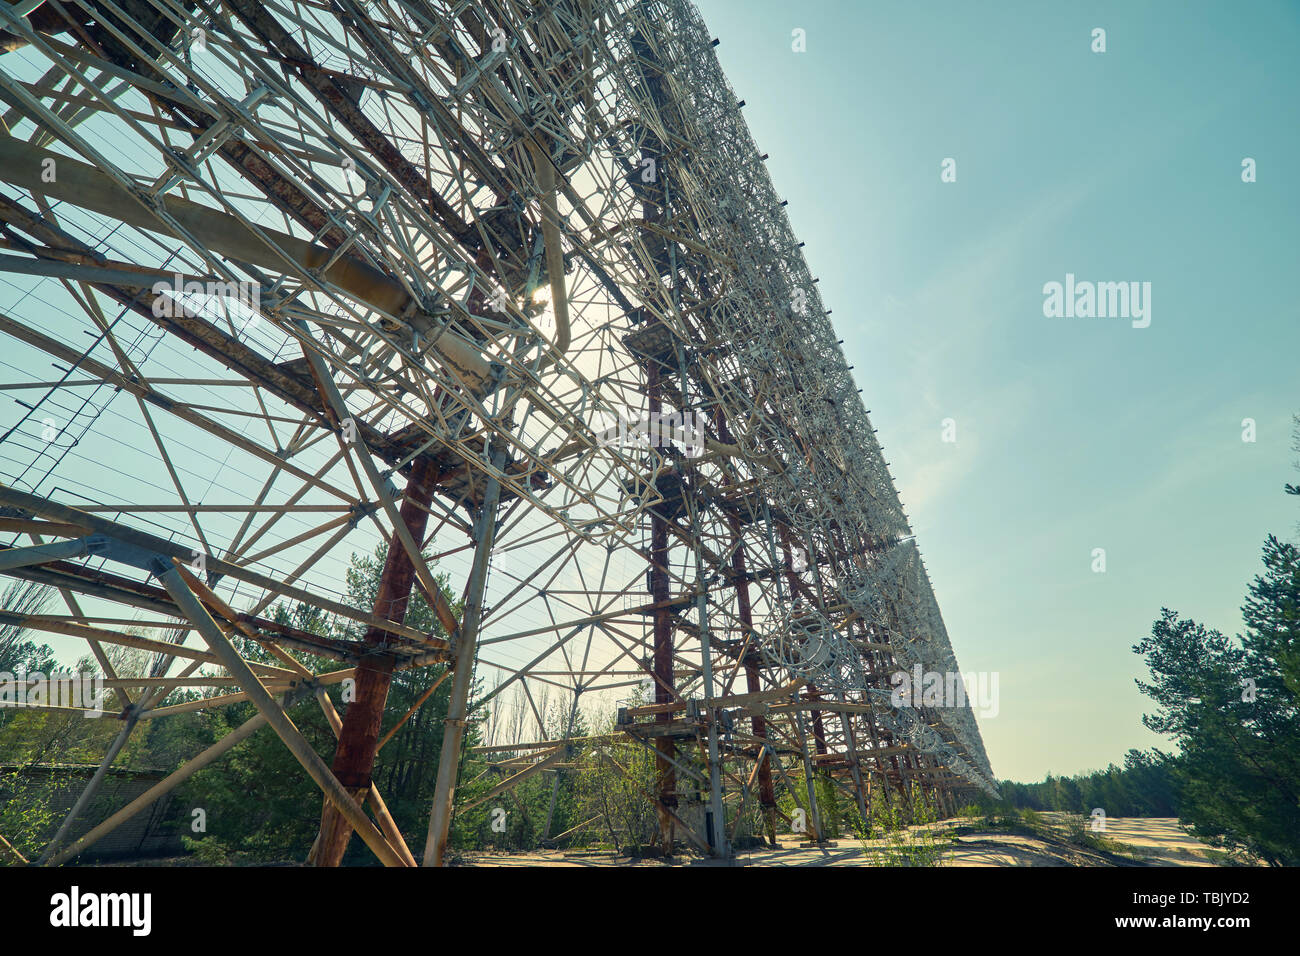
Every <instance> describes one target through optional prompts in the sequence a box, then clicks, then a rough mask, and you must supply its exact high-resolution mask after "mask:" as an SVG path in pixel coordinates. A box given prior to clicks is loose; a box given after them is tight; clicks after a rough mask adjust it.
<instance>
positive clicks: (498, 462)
mask: <svg viewBox="0 0 1300 956" xmlns="http://www.w3.org/2000/svg"><path fill="white" fill-rule="evenodd" d="M492 464H493V469H494V470H493V473H492V474H491V475H490V476H489V477H488V483H487V487H486V488H485V489H484V492H483V504H482V505H481V506H480V507H479V512H478V518H477V520H476V521H475V522H474V539H475V550H474V563H473V565H472V566H471V568H470V574H469V583H468V585H467V586H466V589H465V590H466V594H465V613H464V617H463V619H462V621H461V624H460V636H459V639H458V640H457V642H456V649H455V650H456V664H455V668H456V673H455V675H454V676H453V677H452V684H451V698H450V700H449V702H448V704H447V718H446V722H445V723H446V726H445V729H444V730H443V734H442V752H441V754H440V755H439V757H438V780H437V786H436V788H435V790H434V794H433V809H432V810H431V811H430V813H429V835H428V839H427V841H426V842H425V845H424V865H425V866H442V865H443V860H444V858H445V856H446V852H447V836H448V834H449V833H450V832H451V812H452V805H453V802H454V801H455V799H456V776H457V774H458V772H459V770H460V752H461V746H462V745H463V743H464V738H465V727H466V725H467V724H468V720H467V718H468V715H469V695H470V692H471V691H472V690H473V687H474V658H475V655H476V653H477V650H478V628H479V622H480V621H481V620H482V618H483V593H484V590H485V589H486V587H487V566H488V558H489V557H490V556H491V553H492V546H493V542H494V541H495V539H496V529H497V503H498V502H499V501H500V500H501V483H500V481H499V480H498V479H497V477H496V471H498V470H500V469H501V468H502V467H503V466H504V464H505V453H504V452H497V453H496V454H495V455H494V456H493V459H492Z"/></svg>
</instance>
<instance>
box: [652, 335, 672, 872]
mask: <svg viewBox="0 0 1300 956" xmlns="http://www.w3.org/2000/svg"><path fill="white" fill-rule="evenodd" d="M646 394H647V395H648V396H649V403H650V414H651V416H656V415H659V414H660V412H661V411H662V409H663V400H662V397H661V394H660V372H659V363H658V362H657V361H655V360H654V359H651V360H650V363H649V365H648V366H647V369H646ZM651 420H652V421H653V420H654V419H653V418H652V419H651ZM653 460H654V455H653V454H652V455H651V461H653ZM669 596H670V595H669V588H668V522H667V521H666V520H664V518H662V517H661V516H660V515H659V514H657V513H656V512H655V511H654V510H653V509H652V510H651V512H650V600H651V603H653V604H654V605H655V611H654V675H655V677H656V678H657V679H656V680H655V703H656V704H668V703H672V701H673V700H674V694H673V688H674V686H675V685H674V683H673V614H672V610H671V609H670V608H669V607H668V606H667V604H668V600H669ZM672 719H673V715H672V714H670V713H663V714H659V715H657V716H656V717H655V722H656V723H670V722H671V721H672ZM655 750H656V751H657V752H658V756H656V757H655V784H656V785H655V790H656V791H657V793H658V796H659V807H658V810H659V841H660V846H661V848H662V849H663V852H664V854H665V855H671V854H672V852H673V835H674V829H675V826H676V823H675V821H674V820H673V814H672V813H670V812H669V811H670V810H673V811H675V810H676V809H677V771H676V770H675V769H674V768H673V763H672V760H673V755H674V754H675V753H676V746H675V745H674V744H673V741H672V738H671V737H656V738H655Z"/></svg>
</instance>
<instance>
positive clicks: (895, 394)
mask: <svg viewBox="0 0 1300 956" xmlns="http://www.w3.org/2000/svg"><path fill="white" fill-rule="evenodd" d="M698 6H699V7H700V10H701V12H702V14H703V15H704V18H705V20H706V22H707V23H708V24H709V26H710V28H711V29H712V31H713V34H714V35H715V36H717V37H719V38H720V39H721V40H722V43H721V46H720V47H719V48H718V55H719V57H720V58H721V60H722V64H723V67H724V68H725V69H726V71H727V73H728V76H729V77H730V79H731V83H732V86H733V87H734V88H735V90H736V93H737V95H738V96H740V97H741V98H742V99H744V100H746V101H747V106H746V108H745V113H746V116H747V118H748V121H749V124H750V126H751V128H752V130H753V132H754V136H755V139H756V141H757V142H758V144H759V146H760V148H761V149H762V150H763V151H765V152H767V153H769V154H770V157H771V158H770V159H769V161H768V165H769V168H770V170H771V173H772V176H773V179H774V181H775V183H776V186H777V189H778V192H780V194H781V195H782V196H784V197H785V198H787V199H788V200H789V201H790V205H789V207H788V208H789V213H790V217H791V220H792V221H793V223H794V227H795V231H796V232H797V233H798V235H799V236H800V238H801V239H803V240H805V241H806V242H807V247H806V248H805V250H804V251H805V253H806V255H807V257H808V261H809V264H810V266H811V267H812V271H813V274H814V275H817V276H820V277H821V286H820V288H821V291H822V295H823V297H824V299H825V301H826V303H827V307H828V308H831V309H833V310H834V315H833V316H832V318H833V320H834V321H835V323H836V327H837V328H838V329H839V331H840V334H841V335H843V336H844V338H845V339H846V342H845V348H846V350H847V353H848V355H849V361H850V362H851V363H854V364H855V365H856V369H855V371H854V374H855V375H856V376H857V378H858V384H859V385H861V386H863V388H864V392H863V395H864V398H865V399H866V404H867V407H868V408H870V409H872V420H873V424H874V425H875V426H876V427H877V428H879V431H880V437H881V439H882V440H883V442H884V446H885V452H886V457H887V458H888V459H889V461H890V462H891V470H892V471H893V473H894V475H895V477H896V478H897V481H898V486H899V489H900V491H901V495H902V498H903V502H904V504H905V505H906V506H907V509H908V514H909V515H910V516H911V518H912V521H913V526H914V528H915V530H916V532H917V535H918V540H919V543H920V545H921V549H922V552H923V553H924V555H925V556H926V563H927V566H928V568H929V570H930V576H931V579H932V580H933V582H934V585H935V590H936V593H937V595H938V598H939V603H940V607H941V608H942V609H943V612H944V618H945V621H946V623H947V626H948V631H949V633H950V635H951V637H952V641H953V645H954V648H955V650H956V653H957V657H958V660H959V661H960V663H961V665H962V667H963V669H966V670H990V671H998V672H999V673H1000V689H1001V713H1000V714H999V715H998V716H997V717H996V718H992V719H985V720H983V721H982V722H981V729H982V731H983V735H984V740H985V743H986V746H987V748H988V751H989V756H990V759H991V760H992V763H993V768H994V771H995V772H996V773H997V775H998V776H999V777H1010V778H1014V779H1022V780H1024V779H1038V778H1041V777H1042V775H1043V774H1044V773H1046V772H1048V771H1051V772H1053V773H1075V772H1080V771H1084V770H1087V769H1093V768H1098V767H1102V766H1105V765H1106V764H1107V763H1109V762H1111V761H1114V762H1119V761H1120V760H1121V759H1122V757H1123V754H1124V752H1125V751H1126V750H1128V749H1129V748H1130V747H1149V746H1151V745H1153V744H1157V743H1159V739H1158V738H1156V737H1155V736H1154V735H1153V734H1151V733H1149V732H1148V731H1146V730H1145V729H1144V728H1143V727H1142V725H1141V714H1142V713H1143V711H1144V709H1148V708H1146V707H1145V705H1146V704H1147V700H1146V698H1144V697H1142V696H1141V695H1140V694H1139V693H1138V691H1137V689H1136V688H1135V687H1134V684H1133V678H1134V677H1137V676H1140V675H1141V674H1142V673H1143V668H1142V666H1141V661H1140V659H1139V658H1138V657H1137V656H1136V655H1134V654H1133V653H1132V652H1131V646H1132V645H1133V644H1134V643H1135V642H1136V641H1138V640H1140V639H1141V638H1142V636H1143V635H1144V634H1146V633H1147V632H1149V630H1150V627H1151V623H1152V621H1153V620H1154V619H1155V618H1156V617H1157V616H1158V614H1159V611H1160V608H1161V607H1162V606H1168V607H1172V608H1175V609H1177V610H1179V611H1181V612H1183V613H1184V614H1186V615H1189V616H1192V617H1194V618H1197V619H1198V620H1202V621H1204V622H1205V623H1207V624H1209V625H1211V626H1213V627H1217V628H1220V629H1222V630H1224V631H1226V632H1229V633H1236V632H1237V631H1239V630H1240V627H1241V623H1240V621H1241V616H1240V612H1239V608H1240V605H1241V603H1242V598H1243V595H1244V592H1245V588H1246V585H1247V584H1248V582H1249V580H1250V579H1251V577H1252V576H1253V575H1254V574H1256V573H1257V571H1258V569H1259V567H1260V565H1259V554H1260V546H1261V544H1262V542H1263V539H1264V537H1265V536H1266V535H1267V534H1268V533H1270V532H1275V533H1278V534H1281V535H1284V536H1287V537H1293V536H1294V535H1295V532H1296V527H1297V519H1298V518H1300V509H1297V508H1296V499H1295V498H1293V497H1288V496H1286V495H1284V494H1283V493H1282V490H1281V489H1282V485H1283V483H1284V482H1286V481H1296V480H1297V477H1298V476H1297V472H1296V470H1295V468H1294V462H1295V459H1296V458H1297V454H1296V453H1295V451H1293V449H1292V447H1291V445H1292V424H1291V416H1292V415H1293V414H1294V413H1296V412H1300V375H1297V360H1298V358H1300V315H1298V314H1297V312H1298V309H1297V304H1296V302H1297V298H1296V293H1295V282H1296V277H1297V276H1298V275H1300V268H1297V254H1298V252H1300V242H1298V241H1297V240H1298V238H1300V174H1298V173H1297V162H1300V122H1298V120H1300V116H1298V113H1300V110H1298V109H1297V103H1300V95H1298V94H1300V82H1298V78H1300V4H1296V3H1285V2H1262V0H1261V2H1252V3H1248V4H1228V3H1214V4H1211V3H1187V2H1177V3H1175V2H1160V3H1154V2H1153V3H1139V2H1124V3H1082V2H1072V3H1050V4H1049V3H1040V2H1034V3H1006V2H998V3H995V4H972V3H966V2H925V3H919V2H912V0H891V2H880V0H871V2H853V3H848V2H845V3H831V2H806V3H793V2H790V0H784V2H776V0H698ZM1095 27H1101V28H1104V29H1105V30H1106V52H1105V53H1094V52H1092V49H1091V47H1092V30H1093V29H1094V28H1095ZM795 28H801V29H803V30H804V31H806V42H807V50H806V52H804V53H795V52H793V51H792V49H791V31H792V30H793V29H795ZM947 157H952V158H954V159H955V160H956V161H957V181H956V182H955V183H942V182H940V164H941V162H942V161H943V160H944V159H945V158H947ZM1245 157H1251V158H1253V159H1254V160H1255V161H1256V164H1257V182H1255V183H1253V184H1246V183H1243V182H1242V181H1241V163H1242V159H1243V158H1245ZM1067 272H1070V273H1074V274H1075V275H1076V276H1077V277H1078V278H1079V279H1087V280H1094V281H1145V282H1150V283H1151V284H1152V314H1151V315H1152V322H1151V325H1150V327H1149V328H1145V329H1135V328H1132V327H1131V325H1130V323H1129V322H1127V321H1125V320H1120V319H1098V318H1076V319H1056V318H1052V319H1049V318H1045V317H1044V315H1043V291H1042V289H1043V285H1044V283H1047V282H1051V281H1058V282H1062V281H1064V278H1065V274H1066V273H1067ZM949 417H951V418H953V419H955V420H956V423H957V442H956V444H955V445H954V444H945V443H943V442H941V440H940V437H941V429H940V422H941V421H942V420H943V419H945V418H949ZM1243 418H1253V419H1254V420H1255V421H1256V423H1257V441H1256V442H1255V443H1253V444H1252V443H1245V442H1243V441H1242V440H1241V438H1242V427H1241V421H1242V419H1243ZM1098 547H1100V548H1105V549H1106V563H1107V570H1106V573H1105V574H1094V573H1093V572H1092V569H1091V565H1092V549H1093V548H1098Z"/></svg>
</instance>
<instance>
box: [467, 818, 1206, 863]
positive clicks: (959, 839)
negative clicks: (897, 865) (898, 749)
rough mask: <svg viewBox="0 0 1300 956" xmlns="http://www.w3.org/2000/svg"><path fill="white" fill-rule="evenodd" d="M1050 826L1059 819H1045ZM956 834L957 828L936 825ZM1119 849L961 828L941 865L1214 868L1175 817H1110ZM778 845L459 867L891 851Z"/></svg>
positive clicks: (524, 856) (862, 857)
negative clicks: (729, 852)
mask: <svg viewBox="0 0 1300 956" xmlns="http://www.w3.org/2000/svg"><path fill="white" fill-rule="evenodd" d="M1043 816H1044V818H1045V819H1046V820H1047V821H1048V822H1049V823H1052V824H1058V823H1060V822H1062V821H1061V820H1060V819H1059V815H1054V814H1044V815H1043ZM938 826H939V828H940V830H941V831H943V832H946V833H951V832H953V826H952V823H951V822H949V823H947V824H940V825H938ZM1098 835H1099V836H1102V837H1104V838H1106V839H1107V840H1108V841H1113V844H1112V846H1113V848H1114V852H1109V851H1101V852H1098V851H1095V850H1092V849H1086V848H1081V847H1078V846H1074V845H1072V844H1071V843H1070V842H1069V841H1068V840H1067V839H1065V838H1064V834H1063V833H1062V835H1061V837H1060V838H1056V837H1055V836H1054V835H1052V834H1050V833H1049V834H1046V835H1042V836H1039V835H1029V834H1019V833H1006V832H1000V831H995V830H981V829H978V828H974V827H961V828H960V832H958V833H956V839H955V842H952V843H951V844H949V845H948V846H947V847H946V848H945V850H944V851H943V855H942V860H943V862H942V864H941V865H943V866H1153V865H1154V866H1214V865H1215V864H1214V863H1213V862H1212V861H1211V859H1210V857H1209V856H1208V855H1207V853H1206V851H1207V850H1209V848H1208V847H1207V846H1205V844H1203V843H1201V842H1199V841H1198V840H1196V839H1195V838H1193V837H1191V836H1189V835H1188V834H1187V833H1186V832H1185V831H1184V830H1183V829H1182V828H1181V827H1180V826H1179V825H1178V821H1177V820H1176V819H1173V818H1164V817H1149V818H1142V817H1129V818H1110V819H1108V820H1107V821H1106V831H1105V833H1102V834H1098ZM778 839H779V843H780V847H779V848H775V849H768V848H762V849H755V850H748V851H745V852H742V853H740V854H738V855H737V858H736V859H735V860H734V861H726V862H722V861H716V860H708V859H701V858H698V857H681V858H679V859H677V860H674V861H672V862H665V861H663V860H657V859H643V860H635V859H629V858H627V857H619V856H615V855H614V854H613V853H609V852H576V851H567V852H566V851H562V850H543V851H539V852H536V853H514V854H508V853H476V854H471V855H469V856H467V857H465V858H464V859H462V860H460V861H459V862H460V863H461V864H462V865H468V866H525V867H527V866H600V867H611V866H613V867H620V866H622V867H626V866H872V865H879V861H880V859H881V855H882V854H887V853H889V847H888V844H887V843H885V842H884V841H872V842H871V843H870V844H868V845H867V847H866V849H868V850H872V851H874V859H873V858H872V855H871V854H869V853H867V852H864V846H863V844H862V843H860V842H859V841H858V840H855V839H841V840H838V841H836V842H834V843H832V844H829V845H827V846H820V847H819V846H810V845H808V844H807V843H804V842H801V840H800V838H798V837H794V836H788V835H785V836H781V837H779V838H778Z"/></svg>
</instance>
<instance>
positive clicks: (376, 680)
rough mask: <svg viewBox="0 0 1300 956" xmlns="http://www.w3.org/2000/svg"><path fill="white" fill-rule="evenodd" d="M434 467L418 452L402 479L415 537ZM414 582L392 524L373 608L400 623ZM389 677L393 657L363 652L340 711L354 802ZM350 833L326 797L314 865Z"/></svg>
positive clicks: (375, 739) (344, 779)
mask: <svg viewBox="0 0 1300 956" xmlns="http://www.w3.org/2000/svg"><path fill="white" fill-rule="evenodd" d="M435 474H436V468H435V467H434V465H433V463H432V462H431V461H430V460H429V459H428V458H424V457H420V458H416V459H415V461H414V462H412V465H411V476H410V478H409V479H408V481H407V484H406V498H405V500H404V501H403V502H402V507H401V509H400V511H399V512H398V514H399V515H400V517H401V519H402V522H403V524H405V526H406V530H407V531H409V532H410V534H411V537H412V538H414V539H415V540H416V541H419V542H422V541H423V540H424V529H425V525H426V523H427V522H428V518H429V511H428V508H429V503H430V501H431V500H432V499H433V478H434V475H435ZM414 584H415V566H414V565H413V564H412V562H411V556H410V555H409V554H407V552H406V549H405V548H404V547H402V544H401V541H400V540H399V539H398V534H397V532H396V530H394V532H393V534H392V536H391V537H390V538H389V541H388V557H387V558H386V560H385V561H384V571H383V575H382V576H381V577H380V579H379V590H378V591H377V592H376V594H375V604H374V613H375V614H377V615H379V616H380V617H384V618H387V619H388V620H390V621H393V622H395V623H398V624H401V623H403V622H404V621H405V620H406V609H407V605H408V604H409V602H410V599H411V588H412V586H413V585H414ZM385 635H386V632H385V631H384V630H383V629H382V628H379V627H375V626H371V627H369V628H367V629H366V634H365V642H366V643H367V644H369V645H377V644H379V643H381V642H382V641H383V640H384V637H385ZM392 681H393V661H392V659H391V658H387V657H375V658H363V659H362V660H361V661H359V662H358V663H357V670H356V697H355V699H354V700H353V702H352V703H351V704H349V705H348V709H347V711H346V712H345V713H344V715H343V729H342V730H341V731H340V732H339V741H338V747H337V749H336V750H335V751H334V767H333V770H334V776H336V777H338V779H339V782H340V783H342V784H343V786H345V787H347V788H348V790H349V791H350V792H351V793H352V795H353V796H354V797H355V798H356V799H357V801H358V802H360V801H361V800H363V799H364V798H365V795H366V794H367V793H368V792H369V789H370V774H371V771H372V770H374V766H375V754H376V753H377V752H378V747H379V732H380V728H381V725H382V723H383V719H384V704H385V703H386V702H387V700H388V688H389V686H390V685H391V684H392ZM351 839H352V826H351V825H350V824H349V823H348V821H347V820H346V819H345V818H344V817H343V815H342V814H341V813H339V811H338V808H337V807H335V806H334V804H333V803H331V802H330V801H328V800H326V801H325V805H324V808H323V810H322V811H321V823H320V836H319V837H318V838H317V840H316V849H315V851H314V854H313V857H312V862H313V863H314V864H315V865H316V866H338V865H339V864H340V863H341V862H342V861H343V854H344V852H345V851H346V850H347V848H348V842H349V841H350V840H351Z"/></svg>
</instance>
